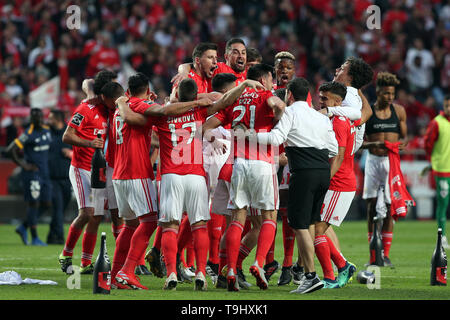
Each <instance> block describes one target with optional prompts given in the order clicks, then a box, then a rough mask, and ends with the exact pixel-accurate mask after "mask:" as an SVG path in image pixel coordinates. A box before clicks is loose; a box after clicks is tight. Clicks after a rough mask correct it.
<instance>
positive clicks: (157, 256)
mask: <svg viewBox="0 0 450 320" xmlns="http://www.w3.org/2000/svg"><path fill="white" fill-rule="evenodd" d="M145 261H147V262H148V264H149V266H150V271H151V272H152V273H153V274H154V275H155V276H157V277H158V278H162V277H164V276H165V272H164V270H163V267H162V263H161V253H160V252H159V250H158V249H156V248H155V247H153V248H151V249H150V250H149V251H148V252H147V254H146V255H145Z"/></svg>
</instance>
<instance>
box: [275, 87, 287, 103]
mask: <svg viewBox="0 0 450 320" xmlns="http://www.w3.org/2000/svg"><path fill="white" fill-rule="evenodd" d="M274 93H275V95H276V96H277V97H278V98H280V99H281V100H283V101H284V98H285V97H286V88H280V89H277V90H275V92H274Z"/></svg>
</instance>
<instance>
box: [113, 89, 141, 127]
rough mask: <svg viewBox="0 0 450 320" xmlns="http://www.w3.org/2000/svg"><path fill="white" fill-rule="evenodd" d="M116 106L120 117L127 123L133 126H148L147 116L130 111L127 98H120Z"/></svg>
mask: <svg viewBox="0 0 450 320" xmlns="http://www.w3.org/2000/svg"><path fill="white" fill-rule="evenodd" d="M116 105H117V107H118V108H119V113H120V116H121V117H122V119H123V121H125V122H126V123H128V124H130V125H133V126H145V125H146V124H147V118H146V117H145V116H143V115H142V114H140V113H137V112H134V111H133V110H131V109H130V106H129V105H128V98H127V97H125V96H122V97H119V98H118V99H117V100H116Z"/></svg>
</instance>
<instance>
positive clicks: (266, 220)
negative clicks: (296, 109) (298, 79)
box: [213, 64, 285, 291]
mask: <svg viewBox="0 0 450 320" xmlns="http://www.w3.org/2000/svg"><path fill="white" fill-rule="evenodd" d="M248 78H249V79H252V80H255V81H259V82H260V83H261V84H263V85H264V87H265V89H264V90H252V89H249V90H246V91H245V92H244V93H243V94H242V95H241V96H240V97H239V99H238V101H236V103H235V104H233V105H232V106H230V107H228V108H227V109H225V110H223V111H222V112H220V113H219V114H218V115H216V116H215V120H213V121H215V122H216V123H217V125H220V124H222V125H226V124H228V123H231V125H232V128H235V127H236V126H238V125H244V126H245V127H247V128H251V129H254V130H256V131H270V130H271V129H272V127H273V125H274V124H275V123H276V122H277V121H278V120H279V117H281V114H282V110H283V109H284V107H285V104H284V102H283V101H281V99H279V98H278V97H275V96H273V94H272V92H271V89H272V67H270V66H268V65H264V64H258V65H255V66H253V67H251V68H250V69H249V70H248ZM234 142H235V143H234V159H235V162H234V165H233V173H232V177H231V190H230V203H229V208H230V209H232V210H233V211H232V222H231V225H230V227H229V228H228V230H227V235H226V247H227V260H228V261H227V262H228V263H227V265H228V275H227V282H228V290H229V291H239V285H238V282H237V279H236V263H237V258H238V253H239V247H240V242H241V234H242V231H243V228H244V227H243V226H244V223H245V220H246V216H247V209H248V208H249V207H250V206H251V207H252V208H254V209H260V210H261V216H262V219H263V222H262V224H261V225H262V226H261V230H260V232H259V237H258V245H257V252H256V261H255V263H254V264H253V265H252V267H251V268H250V272H251V273H252V274H253V275H254V276H255V277H256V279H257V284H258V286H259V287H260V288H261V289H267V281H266V279H265V277H264V270H263V269H262V266H263V264H264V260H265V258H266V255H267V252H268V250H269V248H270V246H271V244H272V242H273V238H274V235H275V229H276V222H275V219H276V210H277V209H278V182H277V177H276V174H275V172H274V160H273V153H272V152H273V151H272V148H270V147H269V148H266V146H259V145H257V144H254V145H251V144H248V143H246V142H245V139H240V138H238V137H236V136H235V139H234ZM261 216H260V217H259V218H257V219H259V220H261ZM253 218H255V217H253ZM256 223H257V222H256Z"/></svg>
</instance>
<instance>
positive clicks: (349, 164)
mask: <svg viewBox="0 0 450 320" xmlns="http://www.w3.org/2000/svg"><path fill="white" fill-rule="evenodd" d="M333 130H334V133H335V135H336V140H337V142H338V146H339V147H345V154H344V160H343V161H342V164H341V166H340V168H339V170H338V171H337V172H336V173H335V175H334V176H333V178H332V179H331V181H330V187H329V189H330V190H334V191H343V192H350V191H356V176H355V172H354V171H353V162H354V157H355V151H356V150H355V146H356V127H355V125H354V124H353V123H352V122H351V121H350V120H349V119H348V118H346V117H334V118H333Z"/></svg>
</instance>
